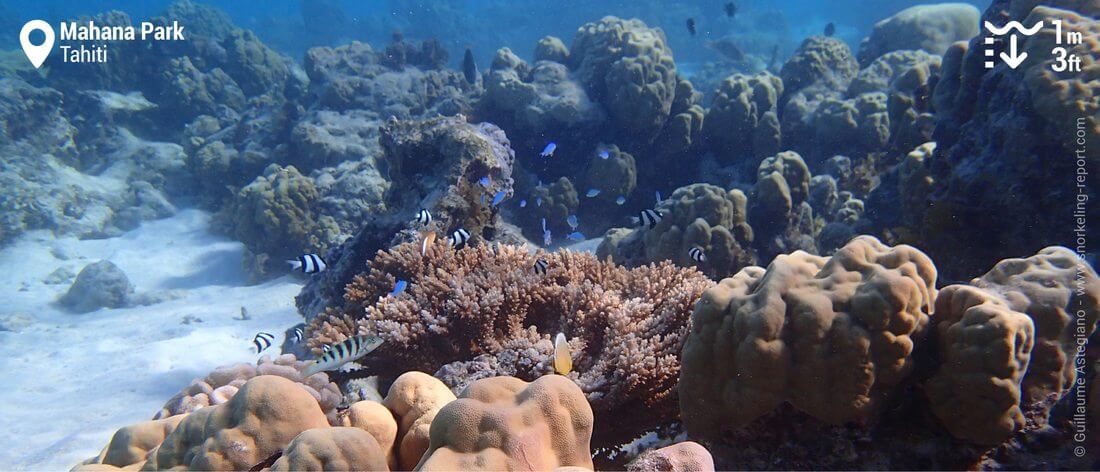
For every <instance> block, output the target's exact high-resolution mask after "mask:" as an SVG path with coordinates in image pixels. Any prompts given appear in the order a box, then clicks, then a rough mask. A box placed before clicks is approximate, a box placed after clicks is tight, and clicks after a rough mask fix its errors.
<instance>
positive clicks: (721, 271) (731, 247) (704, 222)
mask: <svg viewBox="0 0 1100 472" xmlns="http://www.w3.org/2000/svg"><path fill="white" fill-rule="evenodd" d="M747 201H748V200H747V198H746V197H745V194H744V193H742V192H741V191H740V190H736V189H734V190H730V191H725V190H723V189H722V188H721V187H717V186H714V185H710V184H692V185H688V186H686V187H680V188H678V189H676V191H675V192H673V193H672V195H671V196H670V197H669V198H668V199H666V200H665V201H663V202H661V204H660V205H657V209H658V210H660V211H661V212H662V213H663V214H664V218H662V219H661V221H660V222H659V223H657V225H656V226H655V227H653V228H636V229H626V228H618V229H612V230H610V231H609V232H608V234H607V235H606V236H605V238H604V240H603V242H601V243H600V246H599V248H597V250H596V254H597V256H598V257H600V258H607V257H611V258H612V259H613V260H614V261H615V262H616V263H619V264H625V265H627V266H630V267H636V266H641V265H644V264H649V263H653V262H656V261H661V260H670V261H672V262H674V263H676V264H678V265H681V266H683V267H692V266H696V267H697V268H698V269H699V270H700V271H703V272H704V273H706V274H707V275H710V276H716V277H720V276H724V275H728V274H732V273H734V272H736V271H738V270H740V269H741V268H742V267H745V266H747V265H750V264H753V263H755V255H754V252H753V251H752V249H751V248H750V244H752V242H753V238H754V235H753V229H752V228H751V227H749V225H748V223H746V218H747V213H746V208H745V207H746V203H747ZM693 247H699V248H701V249H702V250H703V252H704V253H705V254H706V256H707V260H706V261H705V262H702V263H697V262H696V261H694V260H692V258H691V255H690V254H688V251H690V250H691V248H693Z"/></svg>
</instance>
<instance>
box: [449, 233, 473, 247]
mask: <svg viewBox="0 0 1100 472" xmlns="http://www.w3.org/2000/svg"><path fill="white" fill-rule="evenodd" d="M469 240H470V232H469V231H466V230H464V229H462V228H458V229H456V230H454V232H452V233H451V235H450V236H447V242H448V243H449V244H450V245H451V246H453V247H454V248H455V249H462V247H463V246H465V245H466V242H467V241H469Z"/></svg>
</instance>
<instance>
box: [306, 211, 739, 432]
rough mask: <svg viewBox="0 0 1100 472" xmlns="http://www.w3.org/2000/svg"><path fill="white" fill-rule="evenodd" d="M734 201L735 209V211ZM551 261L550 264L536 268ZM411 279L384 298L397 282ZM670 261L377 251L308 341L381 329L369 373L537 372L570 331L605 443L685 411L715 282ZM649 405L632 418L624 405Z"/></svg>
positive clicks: (409, 247) (579, 375) (499, 249)
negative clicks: (689, 360)
mask: <svg viewBox="0 0 1100 472" xmlns="http://www.w3.org/2000/svg"><path fill="white" fill-rule="evenodd" d="M731 211H732V210H731ZM536 259H545V260H546V261H547V262H548V263H549V265H548V267H549V270H548V272H547V274H545V275H540V274H537V273H535V272H534V270H533V269H532V266H533V265H534V263H535V260H536ZM396 278H401V279H403V280H407V281H408V282H409V288H408V289H406V291H405V293H404V294H402V295H401V296H399V297H387V296H386V294H387V293H388V292H389V291H390V290H391V289H392V288H393V284H394V280H395V279H396ZM711 283H712V282H710V281H709V280H708V279H707V278H706V277H704V276H703V275H702V274H700V273H699V272H696V271H695V270H690V269H678V268H676V267H674V266H672V265H671V264H669V263H667V262H665V263H662V264H660V265H648V266H643V267H639V268H636V269H626V268H622V267H619V266H616V265H614V264H611V263H610V262H601V261H599V260H598V259H597V258H596V257H595V256H593V255H591V254H588V253H573V252H569V251H558V252H553V253H546V252H542V251H539V252H536V253H534V254H532V253H530V252H528V250H526V249H524V248H521V247H516V246H508V245H494V246H493V247H490V246H488V245H479V246H474V247H469V248H465V249H462V250H459V251H455V250H454V249H453V248H450V247H448V246H446V245H445V244H444V243H442V242H436V243H435V244H434V245H430V246H429V247H428V250H427V252H426V254H425V255H424V256H421V254H420V245H419V244H415V243H413V244H403V245H399V246H396V247H394V248H393V249H391V250H389V251H383V252H379V253H378V254H377V256H376V257H375V258H374V260H373V261H371V262H370V268H369V270H368V271H367V272H366V273H364V274H361V275H359V276H357V277H356V278H355V280H354V281H353V282H352V283H351V284H349V285H348V286H347V288H346V291H345V300H344V303H343V306H342V307H334V308H332V309H330V310H328V311H327V313H325V314H324V315H322V316H318V317H317V318H315V319H314V320H313V321H312V323H311V324H310V327H309V333H310V334H309V335H310V339H309V345H310V346H311V347H313V348H314V349H315V350H316V349H319V348H320V346H321V345H323V344H327V343H331V342H334V341H339V340H342V339H344V338H345V337H347V336H350V335H354V334H356V333H372V334H376V335H378V336H381V337H382V338H383V339H385V343H384V344H383V345H382V346H381V347H380V348H379V349H378V350H377V351H375V352H374V353H372V354H371V355H370V356H368V357H366V358H364V359H363V360H362V363H363V364H364V366H365V367H367V369H368V370H369V371H370V372H373V373H377V374H383V375H385V374H395V373H399V372H402V371H405V370H410V369H413V370H423V371H428V372H434V371H435V370H437V369H439V368H440V367H442V366H443V365H445V364H450V363H453V362H456V361H458V362H466V361H471V360H473V359H474V358H475V357H477V356H479V355H483V354H487V355H490V356H494V357H496V358H497V360H498V365H500V366H501V367H500V368H501V369H504V368H507V369H509V371H510V372H514V373H515V375H516V376H517V377H520V378H526V379H534V378H537V377H539V376H541V375H543V374H545V373H549V372H550V371H551V366H550V363H549V359H550V353H551V350H552V345H551V342H550V339H551V337H552V336H553V335H554V334H555V333H558V332H562V333H565V334H566V336H567V337H568V338H569V339H570V343H571V346H572V351H573V366H574V372H573V373H571V374H570V378H572V379H574V380H575V381H576V382H577V384H578V385H579V386H580V387H581V389H582V390H583V391H584V392H585V394H586V395H587V396H588V397H589V400H590V401H591V402H592V408H593V409H594V410H595V412H596V415H597V417H599V418H608V419H611V418H614V421H605V422H603V423H602V424H601V425H598V426H597V430H596V435H597V437H598V438H600V440H599V441H600V442H601V443H602V444H604V445H614V444H618V443H619V442H621V441H625V440H627V439H630V438H631V437H632V436H633V435H635V434H637V432H638V431H642V430H646V429H648V428H652V427H654V426H657V425H659V424H661V423H663V422H666V421H669V420H671V419H673V418H675V416H676V406H675V401H676V400H675V385H676V377H677V373H678V353H679V351H680V346H681V339H682V338H681V337H682V336H683V335H684V333H686V331H687V329H688V326H687V321H688V320H687V317H688V313H689V311H690V307H691V305H692V304H693V303H694V302H695V300H696V298H697V297H698V296H699V294H700V293H702V291H703V290H704V289H705V288H707V287H708V286H710V285H711ZM636 408H647V411H649V414H647V415H645V416H634V417H631V418H630V420H629V421H624V420H623V418H622V417H621V415H622V414H624V413H625V412H628V411H635V410H634V409H636Z"/></svg>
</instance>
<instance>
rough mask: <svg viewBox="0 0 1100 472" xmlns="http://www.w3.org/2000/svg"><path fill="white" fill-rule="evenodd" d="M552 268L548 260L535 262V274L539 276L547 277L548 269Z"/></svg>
mask: <svg viewBox="0 0 1100 472" xmlns="http://www.w3.org/2000/svg"><path fill="white" fill-rule="evenodd" d="M549 267H550V263H549V262H546V259H539V260H537V261H535V273H536V274H539V275H546V269H547V268H549Z"/></svg>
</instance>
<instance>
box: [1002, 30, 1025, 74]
mask: <svg viewBox="0 0 1100 472" xmlns="http://www.w3.org/2000/svg"><path fill="white" fill-rule="evenodd" d="M1008 51H1009V52H1010V53H1011V54H1007V53H1003V52H1002V53H1001V59H1004V61H1005V64H1008V67H1011V68H1013V69H1015V68H1017V67H1020V64H1023V62H1024V59H1027V53H1026V52H1025V53H1021V54H1019V55H1017V54H1016V52H1017V51H1016V35H1014V34H1013V35H1010V36H1009V38H1008Z"/></svg>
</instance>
